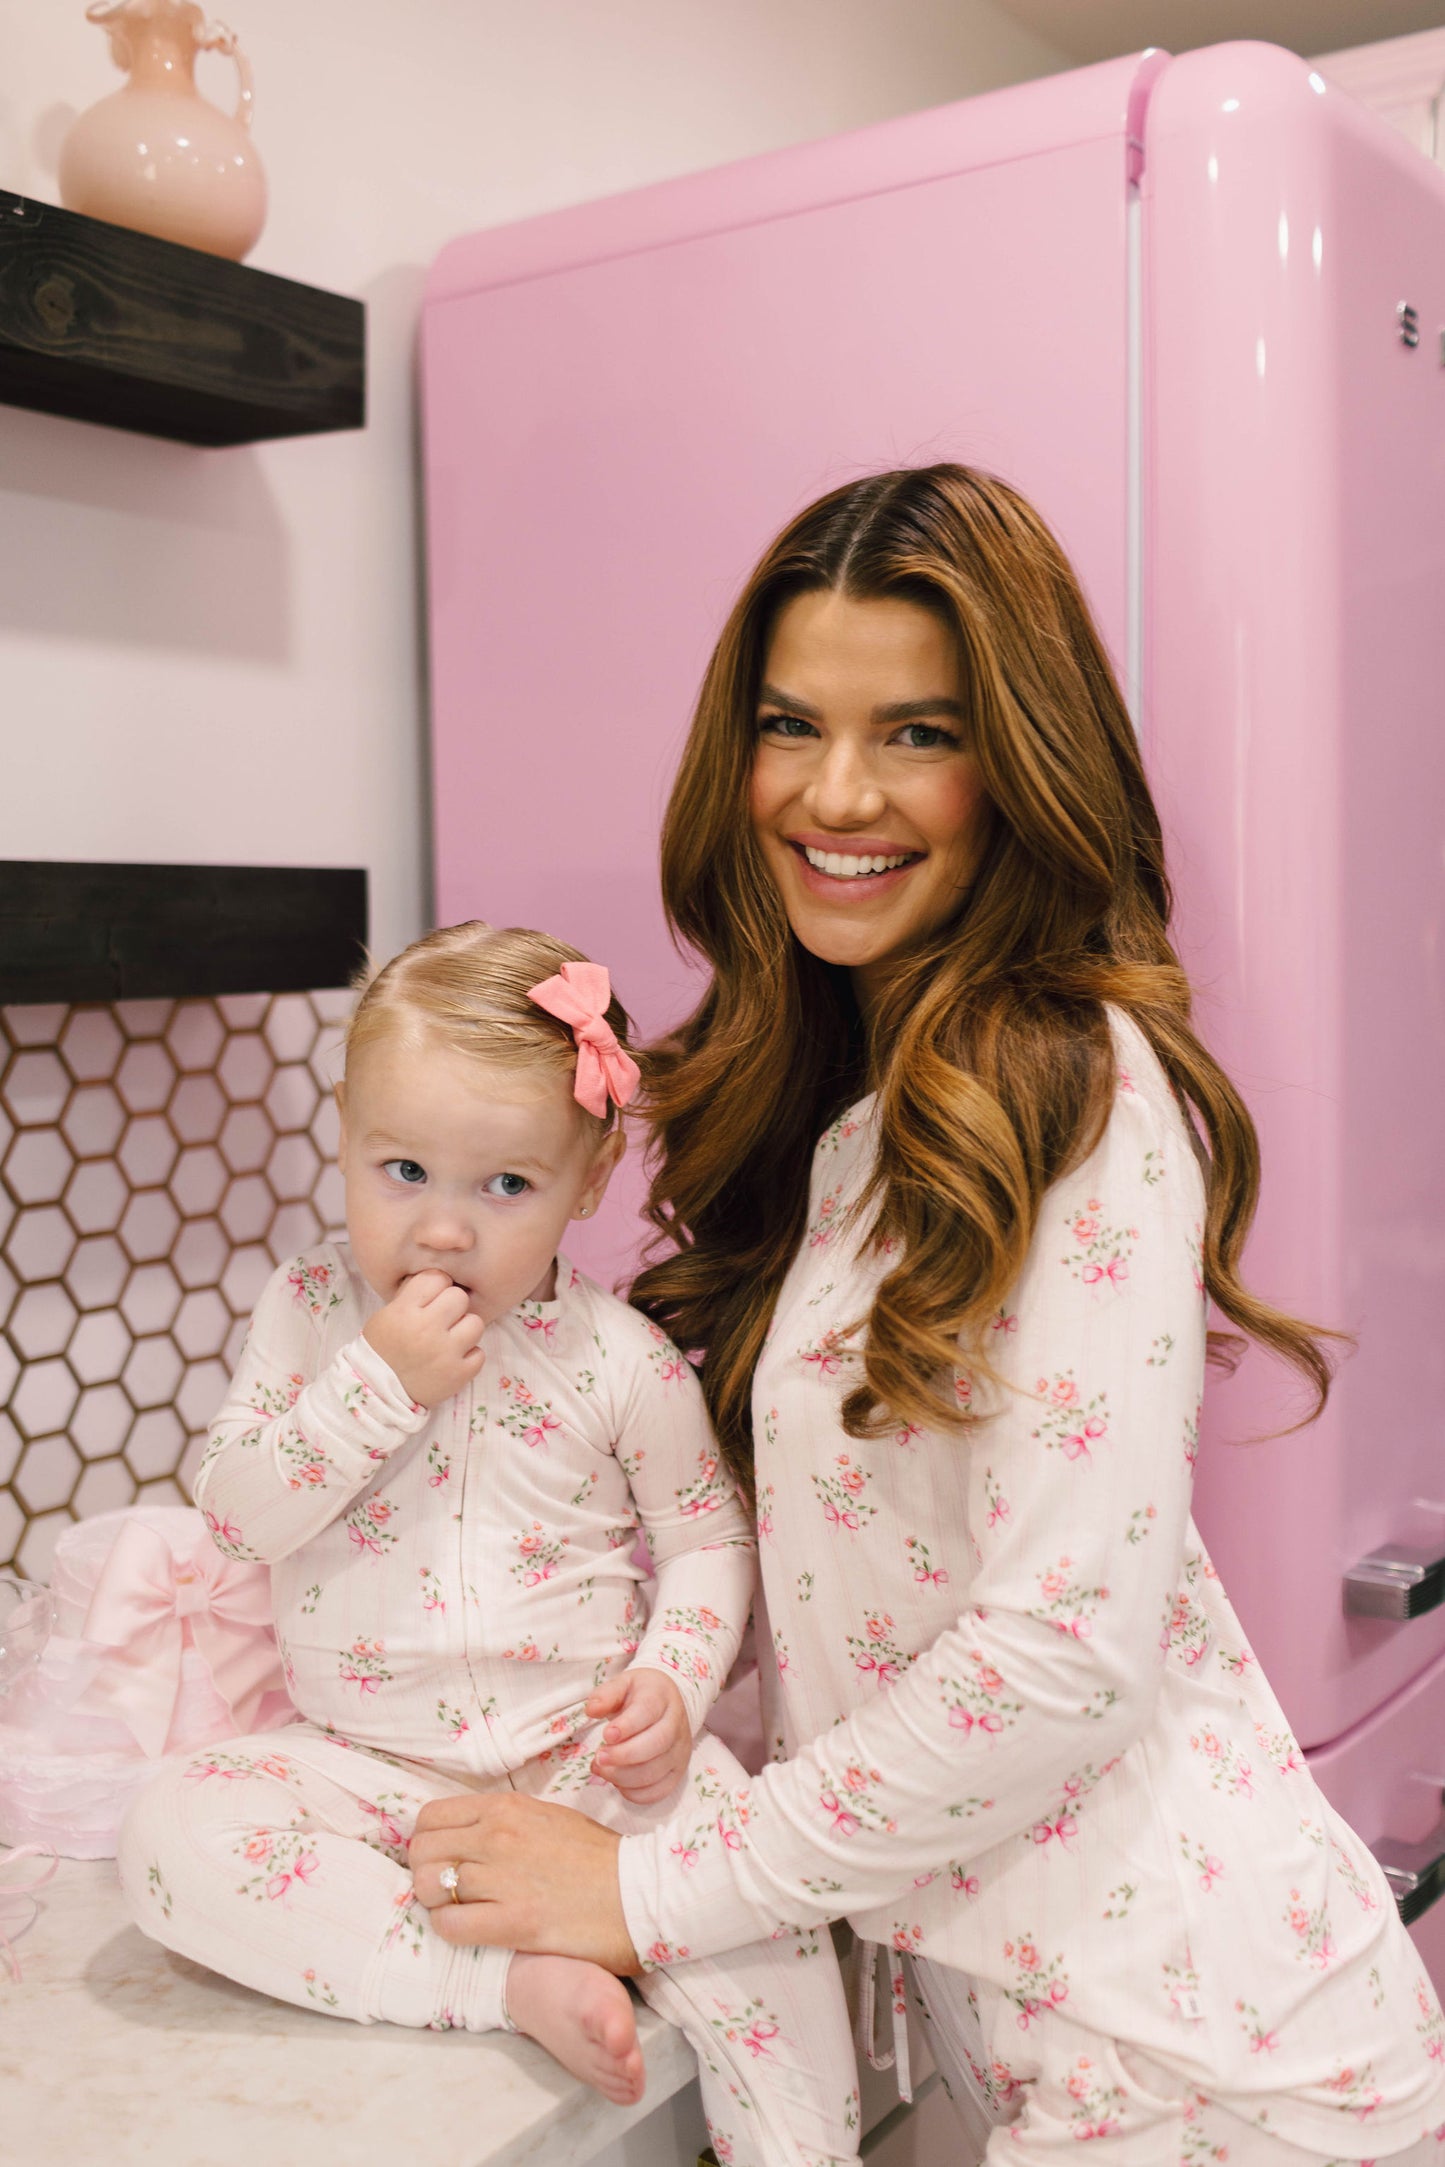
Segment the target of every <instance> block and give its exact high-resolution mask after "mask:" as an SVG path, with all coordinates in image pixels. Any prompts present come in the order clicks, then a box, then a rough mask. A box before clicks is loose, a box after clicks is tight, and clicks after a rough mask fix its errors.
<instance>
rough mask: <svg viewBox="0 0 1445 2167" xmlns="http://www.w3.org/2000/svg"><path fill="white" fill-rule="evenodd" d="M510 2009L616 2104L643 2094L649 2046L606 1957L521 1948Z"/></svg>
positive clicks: (513, 1969)
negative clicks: (586, 1959)
mask: <svg viewBox="0 0 1445 2167" xmlns="http://www.w3.org/2000/svg"><path fill="white" fill-rule="evenodd" d="M507 2014H508V2016H509V2017H510V2018H511V2020H512V2022H513V2023H514V2024H515V2025H516V2027H517V2029H518V2031H519V2032H525V2033H526V2034H527V2037H528V2038H529V2039H535V2040H536V2042H537V2044H538V2046H542V2047H545V2048H546V2049H547V2052H548V2053H549V2054H550V2055H552V2056H553V2057H554V2058H555V2060H557V2061H559V2062H560V2063H561V2064H562V2067H563V2068H564V2069H570V2070H571V2072H572V2074H573V2076H574V2077H580V2079H581V2080H582V2082H583V2083H584V2084H590V2085H591V2086H592V2088H593V2090H594V2091H596V2092H600V2093H601V2094H602V2096H603V2098H604V2099H610V2100H612V2101H613V2103H614V2104H615V2105H616V2106H619V2107H630V2106H631V2105H632V2104H633V2102H634V2101H635V2100H639V2099H641V2097H642V2087H643V2083H644V2071H643V2066H642V2049H641V2047H640V2046H639V2045H638V2044H637V2020H636V2018H635V2017H634V2016H633V2014H632V1996H631V1995H630V1994H629V1993H628V1991H627V1989H626V1987H625V1986H624V1985H623V1983H622V1981H621V1980H620V1979H614V1977H613V1976H612V1973H611V1972H610V1971H604V1970H603V1969H602V1967H601V1965H600V1964H586V1963H583V1962H582V1960H581V1959H580V1958H579V1957H575V1956H528V1955H525V1954H522V1953H520V1952H519V1953H518V1954H517V1955H516V1956H514V1957H513V1958H512V1961H511V1964H510V1965H509V1967H508V1970H507Z"/></svg>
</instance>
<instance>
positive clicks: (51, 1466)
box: [14, 1437, 80, 1513]
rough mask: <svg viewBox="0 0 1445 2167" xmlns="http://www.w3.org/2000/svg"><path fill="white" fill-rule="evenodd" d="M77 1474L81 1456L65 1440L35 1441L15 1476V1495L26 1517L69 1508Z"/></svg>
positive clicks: (29, 1446)
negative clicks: (58, 1506) (63, 1506)
mask: <svg viewBox="0 0 1445 2167" xmlns="http://www.w3.org/2000/svg"><path fill="white" fill-rule="evenodd" d="M79 1473H80V1455H79V1454H78V1453H77V1451H76V1449H75V1447H74V1445H72V1443H71V1442H70V1439H69V1438H68V1437H37V1438H36V1440H35V1442H34V1443H33V1444H30V1445H27V1446H26V1448H25V1457H24V1459H23V1460H22V1461H21V1462H20V1466H19V1468H18V1470H17V1471H16V1475H15V1485H14V1487H15V1494H16V1496H17V1497H18V1498H19V1500H20V1502H21V1504H22V1505H23V1506H24V1507H25V1510H26V1511H27V1512H29V1513H37V1512H50V1511H52V1510H53V1509H54V1507H55V1506H57V1505H68V1504H69V1502H70V1493H71V1491H72V1490H73V1489H74V1488H75V1478H76V1476H77V1475H78V1474H79Z"/></svg>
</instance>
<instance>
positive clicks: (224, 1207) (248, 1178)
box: [221, 1174, 276, 1242]
mask: <svg viewBox="0 0 1445 2167" xmlns="http://www.w3.org/2000/svg"><path fill="white" fill-rule="evenodd" d="M275 1209H276V1202H275V1198H274V1197H273V1196H272V1194H271V1191H270V1190H269V1189H268V1188H267V1186H266V1184H265V1182H264V1181H263V1180H262V1178H261V1176H260V1175H259V1174H243V1175H242V1176H241V1178H240V1180H239V1181H233V1182H232V1183H231V1186H230V1188H229V1189H228V1190H227V1191H226V1194H225V1197H224V1199H223V1201H222V1204H221V1224H222V1226H223V1227H224V1228H225V1229H226V1232H227V1233H228V1234H229V1235H230V1237H231V1239H232V1241H233V1242H253V1241H259V1240H260V1238H261V1236H262V1235H263V1234H264V1233H265V1231H266V1229H267V1227H268V1226H269V1225H270V1224H271V1218H272V1214H273V1213H274V1211H275Z"/></svg>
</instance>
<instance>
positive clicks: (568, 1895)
mask: <svg viewBox="0 0 1445 2167" xmlns="http://www.w3.org/2000/svg"><path fill="white" fill-rule="evenodd" d="M620 1841H621V1838H620V1837H619V1836H617V1835H616V1834H615V1833H614V1832H613V1830H611V1829H609V1828H599V1827H598V1825H597V1823H596V1822H595V1821H589V1820H588V1819H587V1817H586V1815H585V1814H581V1813H576V1812H574V1811H573V1809H572V1808H571V1807H570V1806H554V1805H551V1804H550V1803H548V1802H547V1801H546V1800H545V1799H539V1798H525V1797H520V1796H519V1795H518V1794H517V1793H516V1792H514V1791H504V1792H491V1793H489V1794H488V1795H486V1796H484V1797H480V1798H479V1797H478V1796H477V1795H476V1794H475V1793H474V1792H463V1793H461V1794H460V1795H459V1796H457V1797H454V1798H434V1799H432V1800H431V1801H430V1802H429V1803H428V1804H427V1805H425V1806H423V1807H422V1809H421V1812H420V1813H419V1814H418V1815H417V1818H416V1830H415V1833H414V1834H413V1836H412V1839H411V1871H412V1879H413V1881H414V1882H415V1884H416V1893H417V1896H418V1897H419V1899H420V1900H421V1902H422V1903H423V1904H425V1905H426V1907H427V1909H428V1911H429V1912H430V1913H431V1923H432V1925H433V1927H434V1928H435V1929H436V1931H437V1933H438V1934H440V1936H441V1938H442V1940H443V1941H452V1942H458V1943H462V1944H469V1943H470V1944H475V1943H482V1944H485V1945H486V1946H487V1947H489V1948H496V1949H529V1950H535V1951H538V1952H539V1953H541V1954H543V1955H547V1956H582V1957H588V1958H590V1959H591V1961H592V1962H593V1963H594V1964H601V1965H602V1967H603V1968H604V1970H606V1971H613V1972H616V1973H618V1974H619V1976H621V1977H623V1978H626V1977H627V1976H628V1975H629V1974H630V1973H633V1972H637V1971H640V1970H641V1968H642V1966H641V1963H640V1961H639V1959H638V1955H637V1951H636V1950H635V1949H634V1948H633V1946H632V1942H631V1940H630V1938H629V1936H628V1932H627V1922H626V1920H625V1918H624V1917H623V1913H622V1898H621V1895H620V1894H619V1891H618V1886H617V1846H618V1844H619V1842H620ZM448 1864H455V1865H456V1866H457V1868H458V1869H459V1871H458V1878H457V1900H456V1901H453V1899H452V1896H451V1893H450V1891H449V1890H447V1889H445V1888H443V1887H442V1883H441V1870H442V1868H443V1866H446V1865H448Z"/></svg>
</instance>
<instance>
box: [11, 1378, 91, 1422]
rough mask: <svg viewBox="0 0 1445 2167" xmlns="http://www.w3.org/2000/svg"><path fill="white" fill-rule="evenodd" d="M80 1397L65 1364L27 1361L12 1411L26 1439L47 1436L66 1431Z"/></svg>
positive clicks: (15, 1393) (14, 1397)
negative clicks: (53, 1432)
mask: <svg viewBox="0 0 1445 2167" xmlns="http://www.w3.org/2000/svg"><path fill="white" fill-rule="evenodd" d="M77 1396H78V1395H77V1391H76V1383H75V1379H74V1377H72V1376H71V1374H70V1371H69V1370H68V1369H67V1367H66V1365H65V1364H64V1362H59V1361H48V1362H27V1363H26V1364H25V1365H24V1367H23V1369H22V1370H21V1372H20V1382H19V1384H18V1385H16V1387H15V1390H14V1392H13V1393H12V1394H11V1396H10V1412H11V1414H12V1415H13V1416H14V1417H15V1420H16V1421H17V1422H18V1423H19V1425H20V1428H21V1429H22V1430H23V1431H24V1433H25V1435H26V1436H27V1437H44V1436H45V1435H46V1433H47V1432H48V1431H50V1430H63V1429H64V1427H65V1425H66V1423H67V1422H68V1421H69V1420H70V1414H71V1409H72V1408H73V1407H74V1405H75V1402H76V1398H77Z"/></svg>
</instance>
